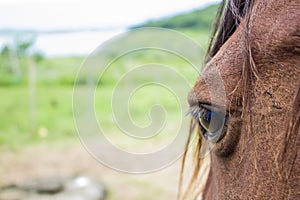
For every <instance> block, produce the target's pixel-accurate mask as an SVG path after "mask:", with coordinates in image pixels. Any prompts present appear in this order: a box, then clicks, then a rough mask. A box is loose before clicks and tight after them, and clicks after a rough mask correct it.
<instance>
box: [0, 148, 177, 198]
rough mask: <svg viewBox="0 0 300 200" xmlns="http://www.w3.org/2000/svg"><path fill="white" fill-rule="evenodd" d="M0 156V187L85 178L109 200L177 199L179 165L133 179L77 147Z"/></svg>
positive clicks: (31, 149) (25, 151)
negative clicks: (28, 181) (98, 186)
mask: <svg viewBox="0 0 300 200" xmlns="http://www.w3.org/2000/svg"><path fill="white" fill-rule="evenodd" d="M1 154H2V155H1V157H0V177H1V179H0V186H3V185H9V184H13V183H16V182H20V181H24V180H26V179H32V178H35V177H45V176H53V175H55V176H74V175H86V176H91V177H93V178H96V179H98V180H100V181H101V182H103V184H104V185H105V186H106V187H107V190H108V198H107V199H108V200H113V199H124V200H127V199H128V200H139V199H143V200H147V199H149V200H150V199H157V200H159V199H164V200H165V199H175V198H176V193H177V185H178V174H179V168H180V162H179V161H177V162H176V163H174V164H173V165H172V166H170V167H168V168H166V169H163V170H161V171H158V172H155V173H151V174H144V175H132V174H124V173H120V172H116V171H114V170H112V169H109V168H107V167H105V166H103V165H102V164H100V163H99V162H97V161H96V160H95V159H94V158H92V157H91V156H90V155H89V154H88V152H87V151H86V150H85V149H84V148H83V147H82V145H81V144H80V143H75V144H72V145H68V147H60V146H55V145H54V146H52V145H35V146H31V147H27V148H25V149H23V150H22V151H17V152H13V151H7V150H6V151H5V152H2V153H1Z"/></svg>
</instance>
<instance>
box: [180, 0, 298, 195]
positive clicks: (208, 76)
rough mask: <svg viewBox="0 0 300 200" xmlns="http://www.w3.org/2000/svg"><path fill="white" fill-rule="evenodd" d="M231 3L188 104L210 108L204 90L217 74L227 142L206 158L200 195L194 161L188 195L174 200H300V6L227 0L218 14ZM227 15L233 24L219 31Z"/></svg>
mask: <svg viewBox="0 0 300 200" xmlns="http://www.w3.org/2000/svg"><path fill="white" fill-rule="evenodd" d="M230 4H231V10H230V12H232V14H231V15H230V14H228V12H227V13H226V12H225V14H223V16H224V22H223V25H222V23H221V22H219V23H217V26H218V27H219V29H216V31H214V32H215V34H216V37H214V38H215V39H213V40H212V43H211V47H210V48H209V52H208V59H207V61H208V62H207V64H206V67H205V68H204V70H203V72H202V74H201V76H200V77H199V79H198V80H197V82H196V84H195V86H194V88H193V90H192V92H191V94H190V95H189V103H190V104H191V105H194V104H196V103H198V102H200V103H210V102H211V92H214V93H216V94H214V95H216V96H218V92H219V91H218V90H217V91H210V90H209V87H208V86H207V83H208V82H209V84H214V82H215V81H214V79H215V78H216V77H215V76H214V75H213V74H212V73H211V71H212V70H215V69H217V70H218V71H219V72H220V74H221V77H222V80H223V83H224V86H225V91H226V94H227V96H226V108H227V113H228V116H229V118H228V121H227V124H226V126H225V131H226V135H225V136H224V138H223V139H222V140H221V141H219V142H218V143H216V144H215V146H214V148H213V149H212V151H211V152H210V160H211V161H210V162H211V164H210V169H209V175H208V179H207V181H206V185H205V188H204V190H203V191H200V190H201V189H200V188H197V186H195V184H196V183H197V181H196V180H197V179H201V174H199V173H198V172H199V170H200V167H201V163H202V162H201V159H198V160H197V162H196V163H195V168H194V176H193V178H192V180H191V182H190V185H189V188H188V190H187V192H185V193H184V194H183V195H182V196H181V195H179V196H181V198H182V199H195V197H196V196H197V195H198V194H199V193H200V192H203V199H299V198H300V167H299V166H300V157H299V153H300V152H299V149H300V148H299V147H300V138H299V123H300V122H299V121H300V119H299V117H300V116H299V115H300V114H299V113H300V111H299V107H300V105H299V101H300V82H299V80H300V20H299V19H300V1H299V0H282V1H280V0H268V1H266V0H254V1H247V0H245V1H234V0H232V1H229V4H227V6H225V5H226V4H225V3H224V4H223V5H222V6H223V7H221V8H223V9H225V8H227V10H228V9H229V8H230V6H228V5H230ZM232 5H233V6H232ZM235 6H236V7H235ZM245 6H246V8H245ZM225 10H226V9H225ZM227 15H229V18H228V19H231V21H230V20H229V22H228V23H229V24H230V25H229V26H224V24H226V16H227ZM220 17H222V13H221V14H220ZM234 19H236V20H234ZM220 26H221V28H220ZM222 27H223V28H222ZM224 27H225V28H224ZM222 31H223V32H222ZM225 32H226V33H225ZM214 103H218V100H216V102H214ZM190 134H192V132H191V133H190ZM200 135H201V134H200ZM203 141H204V139H203V138H202V139H200V140H199V141H198V148H196V151H197V152H198V153H199V151H200V148H201V145H202V146H203V144H204V142H203ZM189 142H190V141H189ZM187 147H188V146H187ZM196 156H199V155H198V154H197V153H196ZM183 162H185V161H183ZM183 166H184V163H183ZM179 198H180V197H179Z"/></svg>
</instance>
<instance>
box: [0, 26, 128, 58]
mask: <svg viewBox="0 0 300 200" xmlns="http://www.w3.org/2000/svg"><path fill="white" fill-rule="evenodd" d="M125 31H126V30H125V29H119V30H105V31H82V32H68V33H41V34H37V35H36V38H35V43H34V46H33V51H40V52H42V53H43V55H45V56H46V57H56V56H60V57H61V56H87V55H89V53H91V52H92V51H93V50H95V49H96V48H97V47H98V46H99V45H101V44H102V43H103V42H105V41H107V40H109V39H111V38H113V37H114V36H117V35H118V34H121V33H124V32H125ZM19 35H21V37H22V34H19ZM15 39H16V36H13V35H0V49H1V48H2V47H3V46H4V45H5V44H12V43H13V42H14V40H15Z"/></svg>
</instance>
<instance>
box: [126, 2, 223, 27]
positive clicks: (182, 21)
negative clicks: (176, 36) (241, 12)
mask: <svg viewBox="0 0 300 200" xmlns="http://www.w3.org/2000/svg"><path fill="white" fill-rule="evenodd" d="M217 10H218V4H214V5H210V6H208V7H205V8H202V9H198V10H194V11H192V12H188V13H183V14H179V15H176V16H172V17H166V18H163V19H160V20H153V21H148V22H146V23H144V24H140V25H137V26H134V27H131V28H141V27H161V28H170V29H191V28H192V29H205V30H208V29H210V28H211V26H212V23H213V20H214V18H215V15H216V13H217Z"/></svg>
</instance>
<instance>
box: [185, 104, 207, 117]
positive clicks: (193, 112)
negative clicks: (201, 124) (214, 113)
mask: <svg viewBox="0 0 300 200" xmlns="http://www.w3.org/2000/svg"><path fill="white" fill-rule="evenodd" d="M204 110H207V109H206V108H203V107H199V106H192V107H190V108H189V110H188V112H187V114H186V115H190V116H191V117H193V118H194V119H195V120H198V117H199V114H200V113H201V112H203V111H204Z"/></svg>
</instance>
